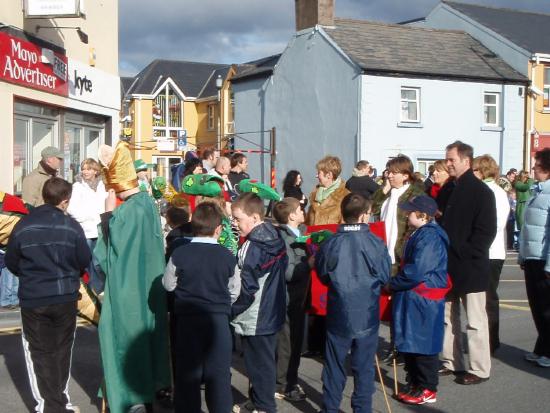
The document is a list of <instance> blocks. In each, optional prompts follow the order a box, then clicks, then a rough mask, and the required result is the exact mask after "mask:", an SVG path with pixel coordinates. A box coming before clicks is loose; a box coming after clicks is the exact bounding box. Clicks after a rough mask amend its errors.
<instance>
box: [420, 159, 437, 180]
mask: <svg viewBox="0 0 550 413" xmlns="http://www.w3.org/2000/svg"><path fill="white" fill-rule="evenodd" d="M435 161H436V160H435V159H418V162H417V163H418V166H417V168H416V171H417V172H420V173H421V174H422V175H424V178H427V177H428V169H429V168H430V166H432V165H433V164H434V162H435Z"/></svg>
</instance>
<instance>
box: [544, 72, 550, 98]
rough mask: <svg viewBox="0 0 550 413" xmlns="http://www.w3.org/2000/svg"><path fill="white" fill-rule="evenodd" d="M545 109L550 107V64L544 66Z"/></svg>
mask: <svg viewBox="0 0 550 413" xmlns="http://www.w3.org/2000/svg"><path fill="white" fill-rule="evenodd" d="M544 109H550V66H545V67H544Z"/></svg>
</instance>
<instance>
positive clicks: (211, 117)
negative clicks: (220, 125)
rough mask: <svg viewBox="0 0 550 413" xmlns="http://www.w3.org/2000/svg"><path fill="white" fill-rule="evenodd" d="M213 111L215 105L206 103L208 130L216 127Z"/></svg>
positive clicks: (214, 111)
mask: <svg viewBox="0 0 550 413" xmlns="http://www.w3.org/2000/svg"><path fill="white" fill-rule="evenodd" d="M215 113H216V107H215V105H208V130H214V128H215V127H216V123H215V119H214V118H215Z"/></svg>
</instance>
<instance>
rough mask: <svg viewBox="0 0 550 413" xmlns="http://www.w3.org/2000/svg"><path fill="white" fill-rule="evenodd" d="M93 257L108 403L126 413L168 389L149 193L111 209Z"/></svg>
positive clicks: (159, 258) (157, 234) (158, 249)
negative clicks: (101, 286)
mask: <svg viewBox="0 0 550 413" xmlns="http://www.w3.org/2000/svg"><path fill="white" fill-rule="evenodd" d="M94 254H95V255H96V257H97V258H98V260H99V263H100V265H101V268H102V269H103V271H104V272H105V274H106V284H105V296H104V300H103V307H102V311H101V318H100V320H99V342H100V347H101V360H102V364H103V372H104V376H105V386H106V389H107V400H108V403H109V408H110V411H111V412H112V413H126V411H127V410H128V408H129V407H130V406H132V405H135V404H139V403H150V402H153V401H154V399H155V392H156V391H157V390H159V389H162V388H166V387H169V386H170V366H169V359H168V326H167V321H166V320H167V312H166V311H167V310H166V292H165V291H164V289H163V287H162V275H163V273H164V267H165V261H164V245H163V240H162V231H161V227H160V219H159V215H158V212H157V211H156V208H155V205H154V203H153V200H152V199H151V197H149V195H148V194H146V193H144V192H140V193H137V194H135V195H132V196H131V197H130V198H129V199H127V200H126V202H124V203H123V204H122V205H121V206H119V207H118V208H116V209H115V210H114V211H113V214H112V216H111V219H110V221H109V238H108V240H106V239H104V238H103V236H102V234H101V231H100V236H99V238H98V240H97V245H96V248H95V250H94Z"/></svg>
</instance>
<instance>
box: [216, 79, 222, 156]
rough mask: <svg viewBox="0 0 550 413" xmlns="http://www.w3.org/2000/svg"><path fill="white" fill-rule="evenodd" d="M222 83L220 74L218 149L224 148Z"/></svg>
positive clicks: (217, 81) (218, 85)
mask: <svg viewBox="0 0 550 413" xmlns="http://www.w3.org/2000/svg"><path fill="white" fill-rule="evenodd" d="M222 85H223V79H222V76H221V75H218V77H217V78H216V89H218V122H217V123H218V128H217V129H218V136H217V147H218V150H219V151H220V154H221V150H222V136H221V135H222Z"/></svg>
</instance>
